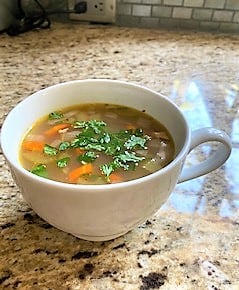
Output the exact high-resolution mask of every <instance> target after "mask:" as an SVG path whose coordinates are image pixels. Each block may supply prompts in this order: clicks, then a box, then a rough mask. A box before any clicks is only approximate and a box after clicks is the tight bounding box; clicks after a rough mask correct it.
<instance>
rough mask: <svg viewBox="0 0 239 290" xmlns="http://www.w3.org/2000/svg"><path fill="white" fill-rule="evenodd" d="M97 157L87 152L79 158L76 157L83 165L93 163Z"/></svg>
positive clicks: (91, 152) (93, 153)
mask: <svg viewBox="0 0 239 290" xmlns="http://www.w3.org/2000/svg"><path fill="white" fill-rule="evenodd" d="M97 157H98V155H97V154H96V153H95V152H93V151H87V152H85V153H84V154H81V155H80V156H78V157H77V160H78V161H80V162H81V163H83V164H85V163H90V162H93V161H95V159H96V158H97Z"/></svg>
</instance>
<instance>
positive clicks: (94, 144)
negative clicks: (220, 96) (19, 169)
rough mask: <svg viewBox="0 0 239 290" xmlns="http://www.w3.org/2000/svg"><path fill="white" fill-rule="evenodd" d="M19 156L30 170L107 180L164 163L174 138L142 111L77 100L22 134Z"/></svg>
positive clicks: (64, 178)
mask: <svg viewBox="0 0 239 290" xmlns="http://www.w3.org/2000/svg"><path fill="white" fill-rule="evenodd" d="M19 156H20V162H21V164H22V166H23V167H24V168H25V169H27V170H28V171H30V172H32V173H33V174H36V175H39V176H41V177H44V178H49V179H52V180H56V181H60V182H66V183H75V184H108V183H117V182H124V181H128V180H132V179H137V178H140V177H143V176H146V175H148V174H150V173H152V172H155V171H157V170H159V169H160V168H162V167H164V166H166V165H167V164H169V163H170V162H171V161H172V159H173V158H174V143H173V139H172V137H171V136H170V134H169V132H168V131H167V129H166V128H165V127H164V126H163V125H162V124H161V123H159V122H158V121H157V120H156V119H154V118H153V117H151V116H150V115H148V114H147V113H146V112H144V111H138V110H136V109H133V108H129V107H126V106H120V105H114V104H99V103H96V104H83V105H79V106H74V107H68V108H63V109H61V110H57V111H55V112H51V113H50V114H49V115H48V116H45V117H43V118H41V119H40V120H38V121H37V122H36V123H35V124H34V125H33V126H32V128H31V129H30V130H29V131H28V132H27V134H26V135H25V136H24V138H23V141H22V144H21V146H20V153H19Z"/></svg>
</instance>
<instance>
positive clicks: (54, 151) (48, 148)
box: [43, 144, 58, 156]
mask: <svg viewBox="0 0 239 290" xmlns="http://www.w3.org/2000/svg"><path fill="white" fill-rule="evenodd" d="M43 152H44V153H45V154H47V155H51V156H53V155H56V154H57V153H58V149H57V148H55V147H53V146H50V145H48V144H45V145H44V148H43Z"/></svg>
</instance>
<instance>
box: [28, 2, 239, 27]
mask: <svg viewBox="0 0 239 290" xmlns="http://www.w3.org/2000/svg"><path fill="white" fill-rule="evenodd" d="M116 1H117V4H116V25H119V26H134V27H147V28H158V27H172V28H182V29H185V28H186V29H197V30H215V31H222V32H239V0H116ZM23 2H24V3H25V6H27V8H28V9H31V7H34V6H33V3H34V1H31V0H25V1H23ZM41 3H42V4H43V5H44V7H46V8H47V9H52V8H54V9H64V8H66V7H67V0H43V1H41ZM55 17H56V16H55ZM57 17H58V18H59V19H62V20H67V16H66V15H60V14H59V15H58V16H57Z"/></svg>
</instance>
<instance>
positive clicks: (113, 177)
mask: <svg viewBox="0 0 239 290" xmlns="http://www.w3.org/2000/svg"><path fill="white" fill-rule="evenodd" d="M109 180H110V183H118V182H122V181H123V179H122V177H121V176H120V175H119V174H117V173H115V172H114V173H111V174H110V176H109Z"/></svg>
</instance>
